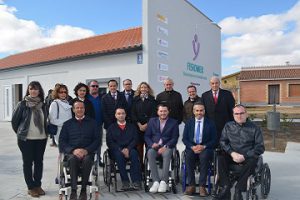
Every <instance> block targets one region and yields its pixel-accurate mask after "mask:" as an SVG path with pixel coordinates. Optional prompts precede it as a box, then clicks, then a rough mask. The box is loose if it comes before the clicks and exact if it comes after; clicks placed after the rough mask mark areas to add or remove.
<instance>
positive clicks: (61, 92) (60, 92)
mask: <svg viewBox="0 0 300 200" xmlns="http://www.w3.org/2000/svg"><path fill="white" fill-rule="evenodd" d="M58 93H59V94H63V93H65V94H67V91H59V92H58Z"/></svg>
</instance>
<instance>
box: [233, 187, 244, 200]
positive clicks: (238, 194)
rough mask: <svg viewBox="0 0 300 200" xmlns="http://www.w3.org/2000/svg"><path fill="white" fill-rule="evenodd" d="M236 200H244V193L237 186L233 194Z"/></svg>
mask: <svg viewBox="0 0 300 200" xmlns="http://www.w3.org/2000/svg"><path fill="white" fill-rule="evenodd" d="M233 199H234V200H243V195H242V191H241V190H239V189H237V188H235V192H234V196H233Z"/></svg>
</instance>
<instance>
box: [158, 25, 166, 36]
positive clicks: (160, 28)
mask: <svg viewBox="0 0 300 200" xmlns="http://www.w3.org/2000/svg"><path fill="white" fill-rule="evenodd" d="M157 32H158V33H161V34H163V35H165V36H168V35H169V31H168V29H166V28H164V27H162V26H157Z"/></svg>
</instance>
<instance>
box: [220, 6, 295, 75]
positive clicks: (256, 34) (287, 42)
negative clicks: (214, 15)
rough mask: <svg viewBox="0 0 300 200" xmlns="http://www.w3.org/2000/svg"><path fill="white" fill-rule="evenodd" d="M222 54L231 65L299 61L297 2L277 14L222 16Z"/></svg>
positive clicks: (292, 62)
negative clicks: (247, 16) (246, 16)
mask: <svg viewBox="0 0 300 200" xmlns="http://www.w3.org/2000/svg"><path fill="white" fill-rule="evenodd" d="M219 25H220V26H221V27H222V34H223V36H224V38H225V39H224V40H223V43H222V50H223V56H224V57H225V58H227V59H233V60H234V66H231V67H230V66H229V67H228V69H224V72H226V71H230V69H236V66H258V65H260V66H264V65H284V64H285V62H286V61H289V62H290V64H300V37H299V34H300V2H298V3H296V4H295V5H294V6H293V7H292V8H291V9H290V10H288V11H287V12H285V13H281V14H278V15H274V14H270V15H263V16H259V17H251V18H245V19H237V18H236V17H228V18H225V19H224V20H222V21H221V22H220V23H219Z"/></svg>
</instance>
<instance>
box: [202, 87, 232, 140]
mask: <svg viewBox="0 0 300 200" xmlns="http://www.w3.org/2000/svg"><path fill="white" fill-rule="evenodd" d="M202 102H203V104H204V107H205V115H206V117H208V118H209V119H211V120H213V121H214V122H215V124H216V127H217V136H218V140H217V141H219V139H220V137H221V133H222V129H223V128H224V126H225V124H226V123H227V122H229V121H233V111H232V109H233V107H234V104H235V100H234V98H233V96H232V93H231V92H230V91H227V90H223V89H220V90H219V96H218V102H217V104H215V103H214V99H213V94H212V91H211V90H209V91H207V92H204V93H203V94H202Z"/></svg>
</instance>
